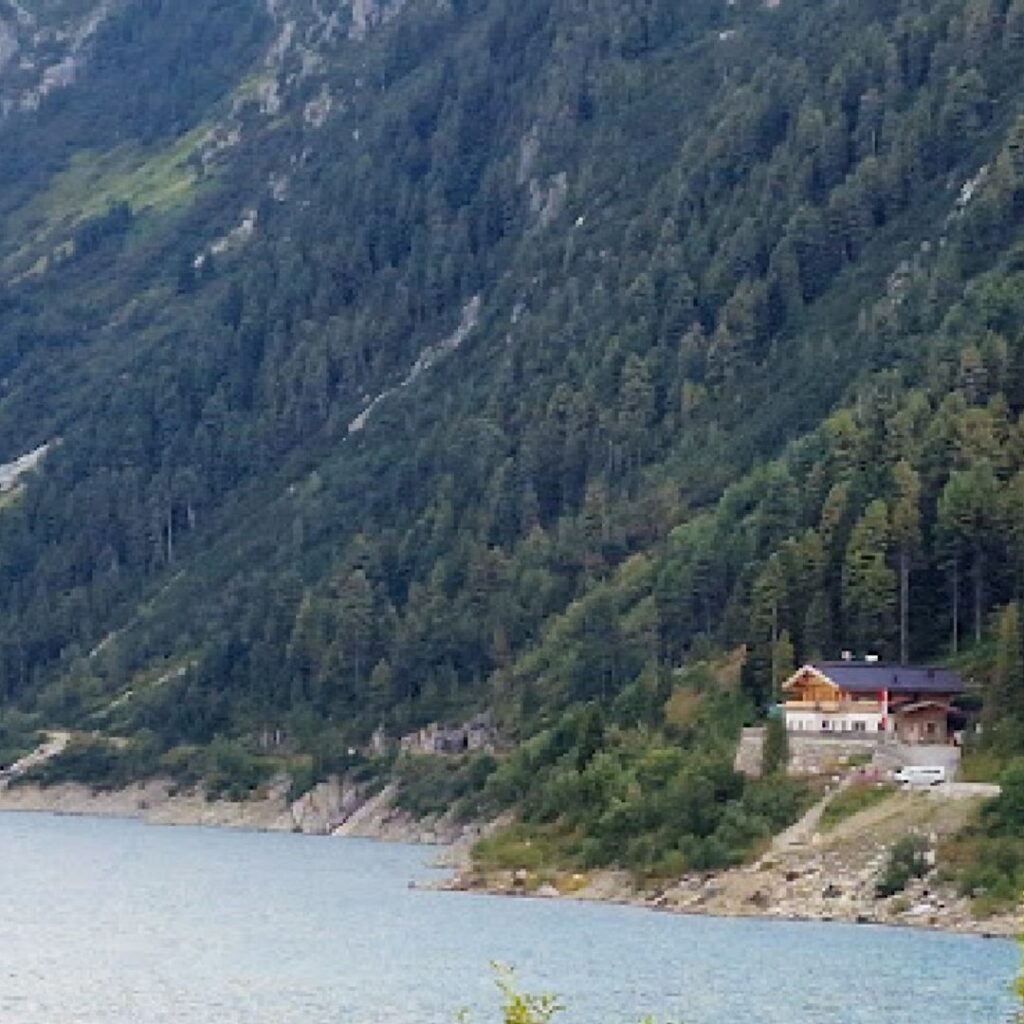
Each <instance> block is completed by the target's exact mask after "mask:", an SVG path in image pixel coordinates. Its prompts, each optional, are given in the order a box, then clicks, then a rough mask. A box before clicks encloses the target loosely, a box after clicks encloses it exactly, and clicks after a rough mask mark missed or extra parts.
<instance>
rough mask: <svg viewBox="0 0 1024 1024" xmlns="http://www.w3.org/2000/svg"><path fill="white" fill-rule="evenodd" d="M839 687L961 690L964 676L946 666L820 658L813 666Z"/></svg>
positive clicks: (916, 691)
mask: <svg viewBox="0 0 1024 1024" xmlns="http://www.w3.org/2000/svg"><path fill="white" fill-rule="evenodd" d="M812 667H813V668H815V669H816V670H817V671H818V672H820V673H821V674H822V675H823V676H827V677H828V678H829V679H831V680H832V682H833V683H835V684H836V686H838V687H839V688H840V689H842V690H849V691H850V692H852V693H857V692H858V691H860V692H865V691H877V690H888V691H889V692H890V693H962V692H963V688H964V684H963V680H962V679H961V678H960V677H959V676H958V675H957V674H956V673H955V672H950V671H949V669H946V668H932V667H930V666H928V665H884V664H882V663H881V662H877V661H822V662H818V663H816V664H815V665H813V666H812Z"/></svg>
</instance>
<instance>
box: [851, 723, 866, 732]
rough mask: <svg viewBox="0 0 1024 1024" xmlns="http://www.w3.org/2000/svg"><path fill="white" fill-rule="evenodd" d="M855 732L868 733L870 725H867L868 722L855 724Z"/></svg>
mask: <svg viewBox="0 0 1024 1024" xmlns="http://www.w3.org/2000/svg"><path fill="white" fill-rule="evenodd" d="M853 731H854V732H867V731H868V724H867V722H854V723H853Z"/></svg>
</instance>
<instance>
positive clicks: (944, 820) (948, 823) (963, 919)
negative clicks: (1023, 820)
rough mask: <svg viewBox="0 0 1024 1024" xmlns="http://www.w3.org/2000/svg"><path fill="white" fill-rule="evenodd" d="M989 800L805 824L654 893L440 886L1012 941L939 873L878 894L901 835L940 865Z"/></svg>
mask: <svg viewBox="0 0 1024 1024" xmlns="http://www.w3.org/2000/svg"><path fill="white" fill-rule="evenodd" d="M981 799H984V796H983V795H981V794H975V793H971V792H970V791H965V790H964V789H960V790H956V789H951V790H949V791H947V792H943V793H935V792H926V793H897V794H895V795H893V796H892V797H891V798H890V799H889V800H887V801H886V802H885V803H883V804H881V805H879V806H878V807H875V808H872V809H870V810H867V811H864V812H863V813H862V814H859V815H856V816H854V817H852V818H850V819H848V820H847V821H845V822H843V823H842V824H841V825H839V826H838V827H837V828H835V829H834V830H833V831H831V832H821V831H818V830H817V829H816V828H815V827H811V828H809V829H808V830H805V829H804V828H802V827H796V828H794V829H792V830H790V831H789V832H788V833H786V834H783V835H782V836H779V837H777V838H776V840H775V842H773V844H772V846H771V848H770V849H769V850H767V851H766V852H765V853H764V854H763V855H762V856H761V857H760V858H759V859H758V860H757V861H756V862H755V863H753V864H750V865H745V866H742V867H736V868H731V869H729V870H725V871H718V872H702V873H695V874H691V875H687V876H684V877H682V878H680V879H676V880H673V881H671V882H668V883H663V884H660V885H658V886H653V887H649V888H644V887H642V886H637V885H636V884H635V882H634V880H633V878H632V876H630V875H629V874H627V873H626V872H621V871H592V872H564V871H563V872H560V871H538V872H531V871H526V870H524V869H518V870H508V871H506V870H501V871H495V870H486V869H482V868H481V867H479V866H476V865H474V864H472V863H471V862H470V861H469V860H465V861H463V863H462V864H461V866H460V867H459V869H458V870H457V871H456V873H455V875H454V877H452V878H451V879H448V880H447V881H445V882H442V883H440V885H441V886H442V887H444V888H448V889H453V890H459V891H471V892H488V893H494V894H501V895H517V896H534V897H540V898H558V897H563V898H571V899H578V900H603V901H610V902H616V903H623V904H629V905H633V906H640V907H647V908H650V909H654V910H660V911H665V912H670V913H679V914H704V915H711V916H716V917H760V918H774V919H782V920H808V921H845V922H849V923H858V924H884V925H899V926H905V927H915V928H931V929H937V930H942V931H949V932H959V933H964V934H973V935H984V936H992V937H1012V936H1016V935H1017V934H1018V933H1019V932H1020V930H1021V920H1020V917H1019V914H1018V913H1016V912H1015V913H1006V914H999V915H995V916H991V917H986V918H978V917H976V916H975V914H974V912H973V911H972V907H971V903H970V900H968V899H967V898H966V897H963V896H961V895H959V894H958V893H957V892H956V891H955V889H954V887H953V886H952V885H951V884H949V883H948V882H945V881H943V880H942V878H941V875H940V872H939V871H937V870H934V869H933V870H932V871H931V872H929V874H928V875H927V876H926V877H925V878H923V879H914V880H912V881H911V882H910V884H908V886H907V887H906V889H905V890H904V891H903V892H900V893H898V894H896V895H895V896H890V897H885V898H881V897H878V896H877V895H876V891H875V884H876V881H877V879H878V877H879V875H880V873H881V872H882V870H883V868H884V865H885V862H886V859H887V857H888V852H889V849H890V847H891V846H892V844H893V843H894V842H895V841H896V840H897V839H898V838H900V837H901V836H903V835H906V834H907V832H908V831H910V832H915V833H916V834H918V835H921V836H922V837H923V838H924V839H925V840H926V841H927V843H928V850H927V853H926V857H927V858H928V860H929V861H930V862H931V863H932V864H934V862H935V854H936V847H937V846H938V844H939V843H940V842H941V840H942V839H943V838H944V837H946V836H949V835H952V834H953V833H954V832H956V831H957V830H958V829H959V828H960V827H962V825H963V824H964V822H965V821H966V820H967V819H968V817H969V815H970V814H971V812H972V811H973V810H974V808H975V807H976V806H977V804H978V801H979V800H981ZM819 816H820V815H819ZM811 820H812V821H813V822H814V824H815V825H816V821H814V818H813V817H812V819H811Z"/></svg>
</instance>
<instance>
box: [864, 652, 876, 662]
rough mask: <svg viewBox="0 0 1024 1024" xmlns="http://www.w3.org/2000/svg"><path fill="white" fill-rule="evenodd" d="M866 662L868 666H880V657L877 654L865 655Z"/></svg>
mask: <svg viewBox="0 0 1024 1024" xmlns="http://www.w3.org/2000/svg"><path fill="white" fill-rule="evenodd" d="M864 661H865V662H866V663H867V664H868V665H877V664H878V655H877V654H865V655H864Z"/></svg>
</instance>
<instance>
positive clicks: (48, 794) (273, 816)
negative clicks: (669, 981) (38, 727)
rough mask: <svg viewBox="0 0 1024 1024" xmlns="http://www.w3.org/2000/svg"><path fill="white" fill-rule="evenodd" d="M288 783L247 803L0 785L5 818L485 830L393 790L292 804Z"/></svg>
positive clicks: (462, 837) (386, 831)
mask: <svg viewBox="0 0 1024 1024" xmlns="http://www.w3.org/2000/svg"><path fill="white" fill-rule="evenodd" d="M288 789H289V780H288V779H287V778H286V777H283V776H282V777H281V778H279V779H275V780H273V781H272V782H271V783H270V784H269V785H268V786H266V787H264V788H263V789H262V790H260V791H259V792H257V793H256V794H254V795H253V796H252V797H251V798H250V799H247V800H227V799H221V798H216V799H210V798H208V796H207V794H206V793H205V792H204V791H203V790H202V789H201V788H200V789H196V790H191V791H187V792H183V791H181V790H180V788H179V787H177V786H176V785H175V784H174V783H173V782H171V781H170V780H168V779H153V780H150V781H147V782H139V783H135V784H133V785H131V786H127V787H125V788H123V789H115V790H95V789H92V788H91V787H89V786H84V785H81V784H79V783H64V784H60V785H55V786H47V787H45V788H43V787H40V786H37V785H34V784H30V783H19V784H16V785H6V786H5V785H0V812H3V811H44V812H48V813H52V814H68V815H81V816H92V817H117V818H137V819H140V820H142V821H145V822H148V823H150V824H153V825H198V826H205V827H210V828H238V829H247V830H251V831H260V832H301V833H303V834H305V835H320V836H330V835H335V836H353V837H361V838H368V839H381V840H387V841H392V842H403V843H426V844H439V845H461V844H468V843H471V842H472V841H473V839H475V838H476V837H477V836H478V835H479V834H480V828H479V827H478V826H473V825H463V824H457V823H455V822H453V821H452V820H450V819H448V818H446V817H439V818H427V819H421V820H417V819H414V818H412V817H411V816H410V815H409V814H407V813H405V812H404V811H402V810H400V809H398V808H396V807H395V806H394V802H393V797H394V791H393V789H392V788H391V787H386V788H385V789H383V790H381V791H380V792H377V793H367V792H366V790H365V789H364V788H362V787H359V786H352V785H348V784H346V783H344V782H342V781H341V780H339V779H331V780H330V781H328V782H323V783H320V784H318V785H317V786H314V787H313V789H311V790H309V791H308V792H307V793H304V794H302V796H300V797H299V798H298V799H296V800H291V799H289V794H288Z"/></svg>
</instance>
